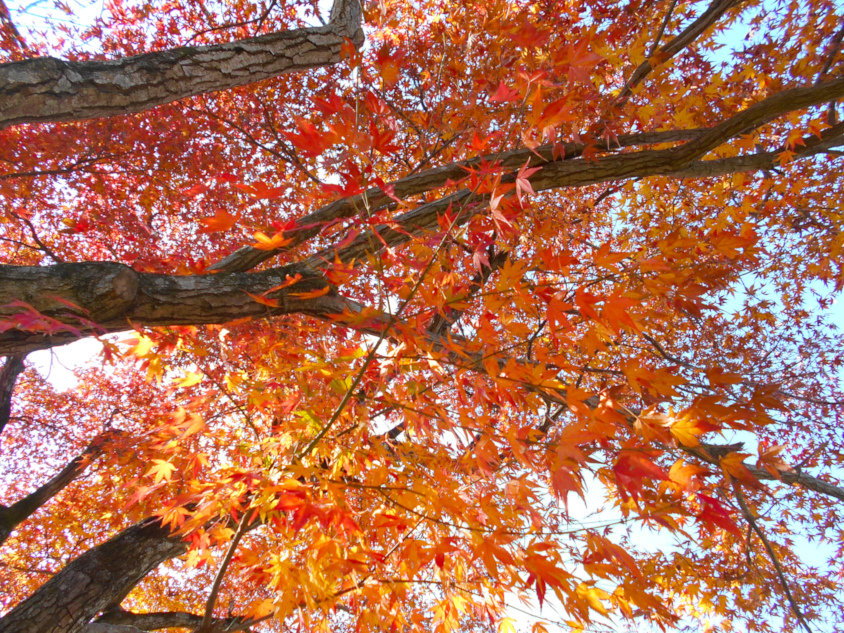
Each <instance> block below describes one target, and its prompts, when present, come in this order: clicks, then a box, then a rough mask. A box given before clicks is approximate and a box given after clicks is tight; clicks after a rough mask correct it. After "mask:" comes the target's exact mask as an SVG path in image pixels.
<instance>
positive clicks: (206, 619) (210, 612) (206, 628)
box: [194, 508, 250, 633]
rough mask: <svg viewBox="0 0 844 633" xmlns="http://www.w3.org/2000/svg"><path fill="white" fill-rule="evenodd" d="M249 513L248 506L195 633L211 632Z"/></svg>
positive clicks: (218, 571)
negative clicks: (225, 579)
mask: <svg viewBox="0 0 844 633" xmlns="http://www.w3.org/2000/svg"><path fill="white" fill-rule="evenodd" d="M249 514H250V513H249V508H246V510H244V512H243V517H241V519H240V523H239V524H238V526H237V532H235V534H234V538H232V542H231V543H230V544H229V550H228V551H227V552H226V556H225V558H223V563H222V564H221V565H220V569H219V570H217V577H216V578H214V584H213V585H212V586H211V593H210V594H208V601H207V602H206V603H205V615H204V616H203V618H202V624H200V625H199V628H197V629H196V631H195V632H194V633H210V631H211V628H210V627H211V620H212V618H213V616H214V605H215V604H216V602H217V596H218V595H219V593H220V585H222V583H223V576H225V575H226V570H227V569H228V567H229V563H231V560H232V557H233V556H234V552H235V550H236V549H237V546H238V544H239V543H240V539H241V538H243V535H244V534H245V533H246V524H247V523H248V521H249V519H248V517H249Z"/></svg>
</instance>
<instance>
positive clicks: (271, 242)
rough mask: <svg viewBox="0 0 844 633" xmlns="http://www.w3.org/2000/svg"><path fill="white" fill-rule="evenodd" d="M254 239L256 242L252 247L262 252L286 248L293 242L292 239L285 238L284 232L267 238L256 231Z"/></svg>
mask: <svg viewBox="0 0 844 633" xmlns="http://www.w3.org/2000/svg"><path fill="white" fill-rule="evenodd" d="M254 237H255V239H256V240H258V241H257V242H256V243H255V244H253V245H252V246H253V247H254V248H257V249H259V250H262V251H274V250H277V249H279V248H283V247H285V246H287V245H288V244H290V242H292V241H293V238H292V237H285V234H284V231H279V232H278V233H276V234H275V235H273V236H272V237H269V236H267V235H266V234H265V233H263V232H262V231H258V232H256V233H255V235H254Z"/></svg>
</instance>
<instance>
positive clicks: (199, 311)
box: [0, 262, 336, 354]
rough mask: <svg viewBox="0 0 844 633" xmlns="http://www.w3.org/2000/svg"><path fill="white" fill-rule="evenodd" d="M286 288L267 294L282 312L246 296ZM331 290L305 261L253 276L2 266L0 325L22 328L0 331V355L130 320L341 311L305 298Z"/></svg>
mask: <svg viewBox="0 0 844 633" xmlns="http://www.w3.org/2000/svg"><path fill="white" fill-rule="evenodd" d="M297 279H298V281H295V283H292V284H291V282H293V281H294V280H297ZM285 284H288V285H287V286H286V287H284V288H280V289H278V290H275V291H274V292H269V294H268V295H267V297H266V299H268V300H271V301H274V302H276V305H277V307H270V306H267V305H264V304H262V303H260V302H259V301H257V300H256V299H253V298H252V297H250V296H249V294H248V293H251V294H252V295H255V296H258V295H261V294H263V293H265V292H268V291H270V290H272V289H274V288H276V287H277V286H284V285H285ZM327 287H328V282H327V281H325V279H324V278H323V277H322V276H321V275H319V274H317V273H314V271H313V270H312V269H310V268H308V267H306V266H303V265H301V264H297V265H292V266H285V267H282V268H275V269H272V270H267V271H264V272H260V273H254V274H247V273H233V274H219V275H192V276H175V275H172V276H171V275H155V274H146V273H139V272H136V271H134V270H132V269H131V268H129V267H128V266H124V265H123V264H117V263H114V262H84V263H78V264H58V265H55V266H44V267H38V266H33V267H24V266H0V306H2V307H0V320H11V321H12V322H14V323H17V324H18V325H19V327H20V328H21V329H8V330H6V331H5V332H2V333H0V354H14V353H20V352H26V351H30V350H34V349H43V348H47V347H52V346H55V345H62V344H64V343H68V342H70V341H73V340H76V339H79V338H81V337H83V336H90V335H91V334H99V333H105V332H117V331H122V330H127V329H131V327H132V323H136V324H139V325H150V326H155V325H199V324H204V323H225V322H227V321H232V320H234V319H239V318H243V317H249V316H268V315H273V314H287V313H294V312H298V313H304V314H312V315H315V316H325V315H326V314H332V313H333V312H332V310H334V309H335V307H336V303H334V302H331V301H329V302H328V304H326V299H330V298H331V297H332V296H333V295H332V293H330V292H329V293H328V295H323V296H319V297H315V298H308V297H307V296H304V297H303V296H301V295H303V294H304V295H307V293H311V292H316V291H325V290H326V288H327ZM15 301H18V302H23V304H21V303H13V302H15ZM9 304H12V305H9ZM72 306H76V307H72ZM326 306H328V307H326ZM33 309H34V310H35V313H33V312H32V310H33ZM27 328H28V329H29V331H27Z"/></svg>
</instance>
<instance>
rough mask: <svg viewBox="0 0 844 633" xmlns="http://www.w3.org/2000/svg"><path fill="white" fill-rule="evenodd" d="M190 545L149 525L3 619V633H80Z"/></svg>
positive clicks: (86, 557) (74, 565)
mask: <svg viewBox="0 0 844 633" xmlns="http://www.w3.org/2000/svg"><path fill="white" fill-rule="evenodd" d="M186 551H187V544H186V543H185V542H184V541H182V540H181V539H180V538H179V537H178V536H173V535H172V534H171V533H170V531H169V530H168V529H167V528H165V527H162V526H161V524H160V523H159V521H158V519H147V520H145V521H142V522H140V523H138V524H136V525H133V526H132V527H130V528H128V529H126V530H124V531H123V532H120V533H119V534H117V535H116V536H114V537H113V538H112V539H111V540H109V541H106V542H105V543H103V544H102V545H99V546H97V547H94V548H91V549H90V550H88V551H87V552H85V553H84V554H82V555H81V556H80V557H79V558H77V559H76V560H74V561H73V562H71V563H70V564H68V565H67V567H65V568H64V569H62V570H61V571H60V572H59V573H57V574H56V575H55V576H53V577H52V578H50V580H48V581H47V582H46V583H45V584H44V585H42V586H41V587H40V588H39V589H38V590H37V591H36V592H35V593H34V594H32V595H31V596H30V597H29V598H27V599H26V600H24V601H23V602H21V603H20V604H19V605H18V606H16V607H15V608H14V609H12V610H11V611H10V612H9V613H8V614H7V615H6V616H4V617H3V618H0V633H79V632H80V631H83V630H84V629H85V627H86V625H87V624H88V623H89V622H90V621H91V620H92V619H93V618H94V617H95V616H97V614H99V613H100V612H102V611H104V610H106V609H107V608H108V607H109V606H111V605H114V604H120V602H122V601H123V599H124V598H125V597H126V595H127V594H128V593H129V592H130V591H131V590H132V588H133V587H134V586H135V585H137V584H138V582H140V581H141V579H142V578H143V577H144V576H146V575H147V574H148V573H149V572H150V571H152V570H153V569H155V568H156V567H157V566H158V565H160V564H161V563H163V562H164V561H166V560H169V559H171V558H175V557H176V556H180V555H182V554H184V553H185V552H186Z"/></svg>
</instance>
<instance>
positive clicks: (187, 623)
mask: <svg viewBox="0 0 844 633" xmlns="http://www.w3.org/2000/svg"><path fill="white" fill-rule="evenodd" d="M259 621H260V620H253V619H251V618H214V619H212V620H211V630H212V631H220V632H223V631H226V632H228V633H235V632H236V631H245V630H247V629H248V628H249V627H251V626H254V625H255V624H257V623H258V622H259ZM96 623H98V624H99V623H102V624H108V625H111V626H131V627H135V628H136V629H140V630H142V631H156V630H158V629H172V628H184V629H195V628H196V627H198V626H199V625H201V624H202V616H201V615H196V614H193V613H185V612H183V611H160V612H156V613H133V612H131V611H125V610H123V609H121V608H120V607H117V608H113V609H108V610H107V611H106V612H105V613H103V614H102V615H101V616H100V617H99V618H97V620H96ZM88 626H91V625H88ZM84 633H88V631H87V630H86V631H85V632H84ZM91 633H94V632H93V631H92V632H91Z"/></svg>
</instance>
